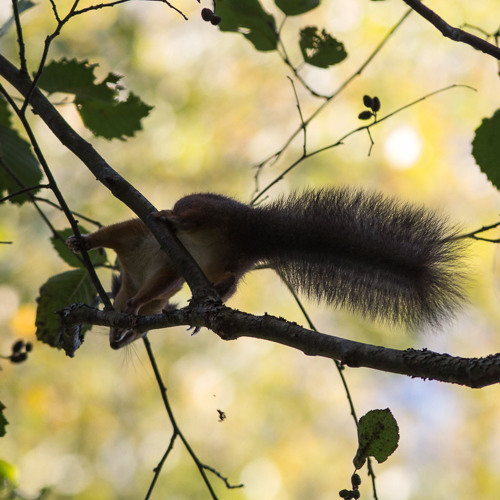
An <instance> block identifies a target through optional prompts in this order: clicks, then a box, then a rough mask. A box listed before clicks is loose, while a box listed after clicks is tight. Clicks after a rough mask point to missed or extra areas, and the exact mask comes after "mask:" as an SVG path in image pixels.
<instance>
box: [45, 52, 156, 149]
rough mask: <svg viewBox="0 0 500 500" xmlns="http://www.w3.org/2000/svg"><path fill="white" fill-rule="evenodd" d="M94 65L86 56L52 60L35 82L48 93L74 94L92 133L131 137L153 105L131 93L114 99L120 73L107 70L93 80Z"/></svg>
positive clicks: (105, 136) (107, 137)
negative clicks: (102, 78) (122, 99)
mask: <svg viewBox="0 0 500 500" xmlns="http://www.w3.org/2000/svg"><path fill="white" fill-rule="evenodd" d="M97 66H98V65H97V64H89V62H88V61H87V60H84V61H78V60H76V59H69V60H68V59H61V60H60V61H53V62H51V63H50V64H48V65H47V66H46V67H45V68H44V71H43V73H42V76H41V77H40V80H39V86H40V87H41V88H43V89H44V90H46V91H47V92H49V93H54V92H64V93H67V94H74V96H75V104H76V106H77V110H78V112H79V113H80V116H81V117H82V120H83V122H84V124H85V126H86V127H87V128H88V129H89V130H90V131H91V132H92V133H93V134H94V135H96V136H101V137H104V138H106V139H116V138H118V139H122V140H123V139H124V138H125V137H132V136H133V135H134V134H135V132H137V131H138V130H141V128H142V127H141V120H142V119H143V118H144V117H145V116H147V115H148V114H149V112H150V111H151V109H153V108H152V107H151V106H148V105H147V104H145V103H144V102H142V101H141V99H140V98H139V97H137V96H136V95H134V94H132V93H130V94H129V95H128V97H127V99H126V100H125V101H120V100H118V97H119V93H118V89H119V85H118V82H119V81H120V79H121V76H119V75H116V74H114V73H109V74H108V75H107V77H106V78H105V79H104V80H103V81H102V82H100V83H96V76H95V74H94V72H95V69H96V68H97Z"/></svg>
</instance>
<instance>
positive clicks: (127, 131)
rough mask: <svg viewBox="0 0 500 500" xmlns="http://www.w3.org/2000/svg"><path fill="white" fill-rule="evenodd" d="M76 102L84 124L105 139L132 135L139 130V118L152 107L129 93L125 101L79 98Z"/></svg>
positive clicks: (145, 114)
mask: <svg viewBox="0 0 500 500" xmlns="http://www.w3.org/2000/svg"><path fill="white" fill-rule="evenodd" d="M75 102H76V104H77V107H78V111H79V112H80V116H81V117H82V120H83V122H84V123H85V126H86V127H87V128H88V129H89V130H90V131H92V133H93V134H94V135H97V136H101V137H104V138H105V139H122V140H123V139H124V137H132V136H133V135H134V134H135V132H136V131H137V130H141V128H142V126H141V120H142V118H144V117H146V116H147V115H148V114H149V112H150V111H151V110H152V109H153V108H152V107H151V106H148V105H147V104H145V103H144V102H142V101H141V100H140V99H139V98H138V97H137V96H136V95H134V94H132V93H130V94H129V96H128V98H127V100H126V101H113V102H105V101H98V100H95V99H94V100H87V99H80V98H79V97H77V99H76V101H75Z"/></svg>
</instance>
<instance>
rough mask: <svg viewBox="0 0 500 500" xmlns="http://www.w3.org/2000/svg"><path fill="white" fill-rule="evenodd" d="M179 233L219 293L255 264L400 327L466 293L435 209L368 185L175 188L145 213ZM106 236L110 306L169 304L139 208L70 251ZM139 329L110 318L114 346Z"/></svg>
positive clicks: (172, 279)
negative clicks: (254, 196)
mask: <svg viewBox="0 0 500 500" xmlns="http://www.w3.org/2000/svg"><path fill="white" fill-rule="evenodd" d="M155 215H156V216H157V217H160V218H161V219H163V220H164V221H165V222H166V223H167V224H169V227H170V228H171V229H173V230H174V232H175V233H176V235H177V237H178V238H179V240H180V241H181V242H182V244H183V245H184V246H185V247H186V249H187V250H188V251H189V253H190V254H191V255H192V256H193V258H194V259H195V260H196V262H197V263H198V264H199V266H200V268H201V269H202V271H203V272H204V274H205V275H206V277H207V278H208V280H209V281H210V282H211V283H213V285H214V287H215V289H216V290H217V292H218V293H219V295H220V297H221V299H222V300H223V301H226V300H227V299H228V298H229V297H230V296H231V295H233V293H234V292H235V291H236V286H237V284H238V281H239V280H240V278H241V277H242V276H243V275H244V274H245V273H247V272H248V271H250V270H252V269H254V268H255V267H256V266H257V265H259V264H265V265H267V266H268V267H270V268H272V269H274V270H276V271H277V272H278V273H279V274H280V275H281V276H282V277H283V278H284V279H285V280H286V281H287V282H288V283H289V284H290V285H291V286H292V287H293V288H294V289H296V290H298V291H299V292H302V293H304V294H305V295H306V296H308V297H310V298H315V299H317V300H319V301H324V302H327V303H329V304H331V305H334V306H336V307H341V308H344V309H347V310H349V311H352V312H354V313H358V314H360V315H361V316H363V317H365V318H369V319H372V320H379V321H382V322H388V323H392V324H396V325H403V326H406V327H407V328H409V329H413V330H414V329H418V328H425V327H429V326H432V327H436V326H439V325H440V324H441V323H442V322H443V321H446V320H447V319H449V318H450V317H452V316H453V314H454V312H455V311H456V310H457V309H458V308H459V306H460V305H461V303H462V302H463V301H464V296H465V294H464V273H463V269H464V268H463V263H462V254H463V251H462V250H463V247H464V244H463V241H464V240H463V239H461V238H460V237H458V236H457V235H458V228H457V227H456V226H454V225H452V224H450V223H449V222H448V221H447V219H445V218H443V217H442V216H440V215H439V214H438V213H437V212H435V211H430V210H427V209H425V208H423V207H419V206H413V205H410V204H407V203H403V202H400V201H398V200H396V199H393V198H388V197H385V196H384V195H382V194H380V193H378V192H367V191H363V190H360V189H352V188H337V187H329V188H323V189H319V190H306V191H304V192H300V193H299V192H296V193H293V194H291V195H290V196H288V197H286V198H280V199H278V200H276V201H273V202H271V203H268V204H265V205H262V206H257V207H252V206H249V205H245V204H243V203H240V202H238V201H236V200H234V199H231V198H228V197H226V196H222V195H218V194H212V193H201V194H191V195H188V196H185V197H184V198H181V199H180V200H179V201H177V203H176V204H175V205H174V207H173V209H172V210H162V211H159V212H157V213H156V214H155ZM81 244H83V245H84V246H85V248H86V249H87V250H91V249H93V248H99V247H106V248H111V249H113V250H114V251H115V252H116V254H117V257H118V260H119V261H120V264H121V268H122V273H121V278H120V279H119V280H116V281H115V287H114V288H115V290H114V307H115V310H117V311H122V312H126V313H130V314H139V315H149V314H157V313H160V312H161V311H163V310H168V309H169V308H170V309H172V308H173V307H174V306H172V305H170V304H169V300H170V299H171V297H172V296H173V295H175V294H176V293H177V292H178V291H179V290H180V288H181V287H182V285H183V282H184V280H183V277H182V276H181V274H180V273H179V271H178V270H177V269H176V267H175V265H174V264H173V262H172V261H171V259H170V258H169V257H168V256H167V254H166V253H165V252H163V251H162V250H161V249H160V246H159V244H158V242H157V241H156V239H155V238H154V236H153V235H152V233H151V232H150V231H149V229H148V228H147V227H146V225H145V224H144V223H143V222H142V221H141V220H140V219H132V220H128V221H125V222H120V223H117V224H113V225H110V226H107V227H104V228H102V229H99V230H98V231H96V232H94V233H92V234H87V235H82V239H77V238H76V237H75V236H72V237H70V238H69V239H68V240H67V245H68V247H69V248H70V249H72V250H73V251H75V252H78V251H80V250H81ZM143 335H145V333H139V332H136V331H134V330H133V329H117V328H112V329H111V331H110V344H111V347H112V348H114V349H118V348H120V347H122V346H124V345H126V344H128V343H130V342H132V341H134V340H136V339H137V338H140V337H142V336H143Z"/></svg>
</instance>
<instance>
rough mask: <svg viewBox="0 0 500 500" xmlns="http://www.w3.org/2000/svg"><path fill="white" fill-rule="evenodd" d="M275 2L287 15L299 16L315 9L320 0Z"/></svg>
mask: <svg viewBox="0 0 500 500" xmlns="http://www.w3.org/2000/svg"><path fill="white" fill-rule="evenodd" d="M274 3H275V4H276V5H277V6H278V7H279V8H280V9H281V11H282V12H283V13H284V14H286V15H287V16H299V15H300V14H304V13H305V12H309V11H310V10H313V9H315V8H316V7H317V6H318V5H319V3H320V0H274Z"/></svg>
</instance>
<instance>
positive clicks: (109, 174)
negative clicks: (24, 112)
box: [0, 54, 218, 300]
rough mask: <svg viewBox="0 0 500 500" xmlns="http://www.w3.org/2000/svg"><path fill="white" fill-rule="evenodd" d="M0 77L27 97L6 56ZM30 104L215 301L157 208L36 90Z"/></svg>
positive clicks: (197, 289) (196, 291)
mask: <svg viewBox="0 0 500 500" xmlns="http://www.w3.org/2000/svg"><path fill="white" fill-rule="evenodd" d="M0 76H2V77H3V78H5V80H6V81H8V82H9V83H10V84H11V85H12V86H13V87H15V88H16V90H17V91H18V92H19V93H20V94H21V95H23V97H26V96H27V95H28V94H29V92H30V90H31V87H32V81H31V79H30V78H29V77H28V76H27V75H26V74H24V73H22V72H21V71H19V70H18V69H17V68H16V67H15V66H14V65H12V64H11V63H10V62H9V61H8V60H7V59H5V57H3V56H2V55H1V54H0ZM30 104H31V106H32V108H33V112H34V113H35V114H37V115H39V116H40V117H41V118H42V120H43V121H44V122H45V123H46V124H47V126H48V127H49V128H50V130H52V132H53V133H54V135H55V136H56V137H57V138H58V139H59V140H60V141H61V143H62V144H63V145H64V146H66V147H67V148H68V149H69V150H70V151H71V152H73V153H74V154H75V155H76V156H77V157H78V158H80V160H81V161H82V162H83V163H84V164H85V165H86V166H87V168H88V169H89V170H90V171H91V172H92V173H93V174H94V175H95V176H96V178H97V179H98V180H99V181H100V182H102V183H103V184H104V185H105V186H106V187H107V188H108V189H109V190H110V191H111V192H112V193H113V195H114V196H115V197H116V198H118V199H119V200H121V201H123V203H125V204H126V205H127V206H128V207H129V208H130V209H131V210H133V211H134V212H135V213H136V214H137V215H138V216H139V217H140V218H141V219H142V220H143V221H144V223H145V224H146V225H147V226H148V228H149V229H150V230H151V232H152V233H153V234H154V235H155V237H156V239H157V240H158V241H159V242H160V244H161V246H162V248H163V249H164V250H165V251H166V252H167V253H168V255H169V256H170V257H171V258H172V260H173V261H174V262H175V264H176V265H177V266H178V269H179V270H180V271H181V273H182V274H183V276H184V277H185V279H186V282H187V284H188V285H189V287H190V288H191V291H192V292H193V297H194V298H195V300H196V299H200V300H201V299H204V298H207V297H210V298H213V299H218V296H217V294H216V292H215V291H214V290H213V287H212V286H211V285H210V283H209V282H208V280H207V279H206V277H205V276H204V274H203V273H202V271H201V270H200V268H199V266H198V265H197V264H196V262H195V261H194V259H193V258H192V257H191V255H190V254H189V253H188V252H187V251H186V249H185V248H184V247H183V246H182V245H181V243H180V242H179V240H178V239H177V237H176V236H175V234H173V233H171V232H169V231H168V228H166V226H165V225H164V224H163V223H162V222H160V221H158V220H156V219H155V218H153V217H150V216H151V214H153V213H154V212H155V211H156V209H155V207H154V206H153V205H152V204H151V203H150V202H149V201H148V200H147V199H146V198H145V197H144V196H143V195H142V194H141V193H139V191H137V190H136V189H135V188H134V187H133V186H132V185H131V184H129V183H128V182H127V181H126V180H125V179H124V178H123V177H121V176H120V175H119V174H118V173H117V172H116V171H115V170H113V169H112V168H111V167H110V166H109V165H108V163H106V161H105V160H104V159H103V158H102V156H100V155H99V153H97V151H96V150H95V149H94V148H93V147H92V145H91V144H89V143H88V142H87V141H86V140H85V139H83V138H82V137H81V136H80V135H79V134H77V133H76V132H75V131H74V130H73V129H72V128H71V127H70V126H69V125H68V123H67V122H66V121H65V120H64V118H63V117H62V116H61V115H60V114H59V112H58V111H57V110H56V109H55V108H54V106H53V105H52V104H51V103H50V101H49V100H48V99H47V98H46V97H45V96H44V95H43V94H42V93H41V92H40V90H39V89H38V88H35V89H34V91H33V92H32V94H31V96H30Z"/></svg>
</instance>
